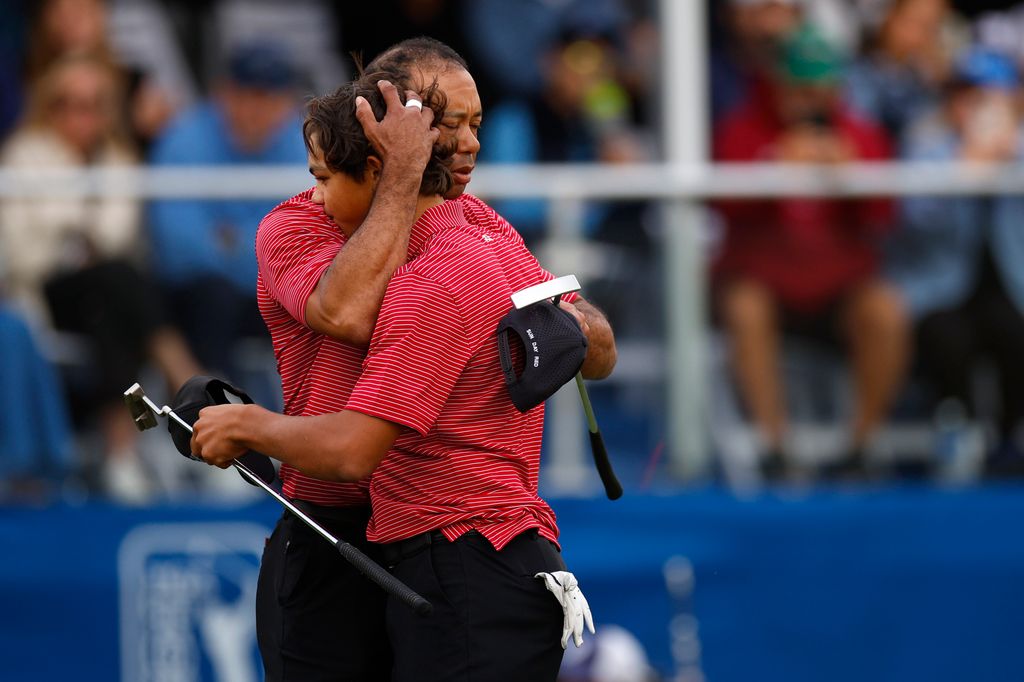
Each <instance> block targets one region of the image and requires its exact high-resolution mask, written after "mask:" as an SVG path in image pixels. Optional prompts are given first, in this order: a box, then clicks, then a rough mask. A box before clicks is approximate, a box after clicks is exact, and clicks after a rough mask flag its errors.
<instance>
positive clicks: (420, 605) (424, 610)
mask: <svg viewBox="0 0 1024 682" xmlns="http://www.w3.org/2000/svg"><path fill="white" fill-rule="evenodd" d="M142 399H143V400H144V401H145V402H146V405H147V407H149V408H150V409H151V410H153V412H155V413H156V414H162V415H164V416H166V417H168V418H170V419H173V420H175V421H176V422H178V423H179V424H180V425H181V426H182V427H184V428H185V429H186V430H188V432H189V433H193V432H194V430H193V428H192V425H191V424H189V423H188V422H186V421H185V420H183V419H182V418H181V417H179V416H178V415H177V414H175V412H174V410H172V409H171V408H170V407H167V406H164V407H162V408H160V407H157V406H156V404H155V403H153V401H152V400H150V399H149V398H148V397H146V396H145V395H143V396H142ZM231 466H233V467H235V469H237V470H238V472H239V473H240V474H241V475H242V476H244V477H245V478H246V479H248V480H249V481H250V482H252V483H253V484H254V485H257V486H259V487H260V488H263V489H264V490H265V491H267V493H269V494H270V496H271V497H273V498H274V499H275V500H277V501H278V502H279V503H281V505H282V506H283V507H284V508H285V509H287V510H288V511H290V512H291V513H292V514H295V516H297V517H299V519H300V520H301V521H302V522H303V523H305V524H306V525H307V526H309V527H310V528H312V529H313V530H314V531H316V532H317V533H319V534H320V536H322V537H323V538H324V539H325V540H327V541H328V542H329V543H331V544H332V545H334V547H335V549H337V550H338V553H340V554H341V555H342V556H343V557H344V558H345V560H346V561H348V562H349V563H350V564H352V565H353V566H355V567H356V569H357V570H358V571H359V572H360V573H362V574H363V575H365V576H366V577H367V578H369V579H370V580H372V581H373V582H375V583H376V584H377V585H378V586H380V588H381V589H382V590H384V591H385V592H387V593H388V594H390V595H392V596H394V597H397V598H398V599H399V600H401V601H402V602H404V603H405V604H406V605H407V606H409V608H411V609H412V610H413V611H415V612H416V613H418V614H420V615H421V616H422V615H427V614H429V613H430V612H431V611H433V605H431V603H430V602H428V601H427V600H426V599H424V598H423V597H421V596H420V595H418V594H417V593H416V592H414V591H413V590H412V589H411V588H409V586H408V585H406V584H405V583H403V582H402V581H400V580H399V579H398V578H396V577H395V576H393V575H391V574H390V573H388V572H387V570H385V569H384V567H383V566H381V565H380V564H378V563H377V562H376V561H374V560H373V559H371V558H370V557H368V556H366V555H365V554H363V553H362V552H361V551H360V550H359V548H358V547H356V546H355V545H352V544H351V543H348V542H345V541H344V540H340V539H338V538H336V537H334V535H332V534H331V533H330V532H329V531H328V530H327V529H325V528H324V527H323V526H321V525H320V524H319V523H317V522H316V521H315V520H314V519H313V518H312V517H310V516H309V515H308V514H306V513H305V512H303V511H302V510H301V509H299V508H298V507H297V506H296V505H295V503H294V502H292V501H291V500H289V499H288V498H287V497H285V496H284V495H283V494H282V493H280V492H278V491H277V490H275V489H274V487H273V486H272V485H270V484H269V483H267V482H266V481H264V480H263V479H262V478H260V477H259V476H257V475H256V474H255V473H253V471H252V470H251V469H250V468H249V467H247V466H246V465H245V464H243V463H242V462H240V461H238V460H237V459H236V460H233V461H232V462H231Z"/></svg>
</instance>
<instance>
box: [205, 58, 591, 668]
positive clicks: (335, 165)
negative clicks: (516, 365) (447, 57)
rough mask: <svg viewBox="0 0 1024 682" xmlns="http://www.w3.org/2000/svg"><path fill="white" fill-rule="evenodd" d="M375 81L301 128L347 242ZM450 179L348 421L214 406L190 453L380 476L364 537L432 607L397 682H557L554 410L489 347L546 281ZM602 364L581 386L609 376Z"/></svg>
mask: <svg viewBox="0 0 1024 682" xmlns="http://www.w3.org/2000/svg"><path fill="white" fill-rule="evenodd" d="M378 77H379V75H369V76H364V77H362V78H361V79H360V80H359V81H357V82H356V83H355V84H353V85H351V86H346V87H345V88H342V89H340V90H339V91H338V92H337V93H335V94H334V95H331V96H328V97H324V98H320V99H319V100H315V101H314V104H313V105H312V107H311V114H310V117H309V119H308V123H307V127H306V133H307V142H308V143H309V146H310V161H311V170H312V171H313V173H314V175H315V176H316V177H317V180H318V184H317V190H316V191H315V193H314V197H315V199H314V201H322V202H323V205H324V210H325V212H326V213H327V214H328V215H329V216H331V218H332V219H333V221H334V222H335V223H336V224H337V225H338V226H339V227H340V228H341V229H342V231H343V232H345V233H346V235H348V236H350V237H351V235H352V234H353V232H354V231H355V230H356V229H357V228H358V227H359V226H360V225H361V224H362V222H363V221H364V219H365V218H366V216H367V213H368V211H369V210H370V207H371V203H372V200H373V197H374V192H375V189H376V187H377V185H378V182H379V179H380V177H381V169H382V164H381V162H380V159H379V158H378V157H377V156H376V155H372V148H371V147H370V145H369V143H368V142H367V141H366V139H365V138H364V137H363V136H362V135H361V134H360V133H361V131H360V129H359V127H358V123H356V121H355V118H354V117H352V116H351V115H350V114H349V112H352V111H353V110H354V109H355V103H356V97H357V95H358V96H360V97H363V98H365V99H366V100H369V101H370V102H372V103H374V105H375V109H376V113H377V114H378V115H379V113H380V112H381V111H382V109H383V101H382V98H381V97H380V94H379V93H378V92H377V90H376V88H375V87H374V85H373V83H375V82H376V79H377V78H378ZM389 78H391V79H394V76H393V75H390V74H389ZM428 96H429V95H428ZM346 114H349V115H346ZM439 171H444V173H443V174H442V173H439ZM451 182H452V177H451V175H450V172H449V171H448V170H447V167H445V166H443V165H441V164H438V163H436V159H435V162H432V163H431V164H429V165H428V167H427V171H426V173H425V174H424V183H423V186H422V187H421V189H420V195H421V196H420V200H419V203H418V204H417V215H418V220H417V222H416V223H415V224H414V226H413V229H412V232H411V235H410V237H409V246H408V254H407V255H408V262H406V263H405V265H403V266H402V267H400V268H399V269H398V270H397V271H396V272H395V274H394V276H393V277H392V279H391V281H390V283H389V285H388V289H387V294H386V296H385V298H384V301H383V304H382V306H381V310H380V315H379V317H378V319H377V323H376V326H375V328H374V332H373V338H372V341H371V343H370V348H369V351H368V354H367V356H366V359H365V361H364V362H363V371H362V374H361V376H360V378H359V380H358V382H357V383H356V385H355V387H354V389H353V390H352V392H351V395H350V396H349V399H348V402H347V405H346V408H345V409H344V410H342V411H340V412H337V413H334V414H324V415H318V416H311V417H289V416H283V415H276V414H273V413H269V412H266V411H265V410H262V408H256V409H257V410H260V413H259V414H258V415H257V414H255V413H250V411H248V410H234V409H228V410H223V409H218V408H207V410H204V412H203V414H202V415H201V418H200V420H199V421H198V422H197V423H196V433H195V436H194V438H193V449H194V451H195V452H196V453H197V454H200V455H201V456H202V457H203V458H204V459H205V460H206V461H207V462H210V463H213V464H217V465H221V466H227V465H228V464H229V463H230V461H231V459H232V458H234V457H235V456H237V455H238V454H240V452H241V451H242V450H244V449H251V448H255V449H258V450H260V451H261V452H266V453H269V454H272V455H273V456H275V457H277V458H279V459H281V461H282V462H285V463H287V464H289V465H290V466H294V467H295V468H297V469H299V470H300V471H302V472H303V473H305V474H307V475H311V476H315V477H316V478H320V479H324V480H350V481H355V480H359V479H361V478H364V477H366V476H368V475H369V474H370V473H371V472H373V473H374V476H373V479H372V482H371V488H370V491H371V499H372V503H373V517H372V518H371V521H370V526H369V529H368V533H367V536H368V538H369V539H370V540H372V541H376V542H381V543H386V544H385V546H384V550H385V555H386V557H387V559H388V563H389V564H391V565H392V567H393V570H394V572H395V574H396V576H397V577H399V579H401V580H403V581H404V582H406V583H407V584H408V585H409V586H410V587H412V588H413V589H414V590H417V591H419V592H420V593H421V594H423V596H425V597H427V599H429V600H431V601H433V602H434V605H435V612H434V614H433V615H432V617H431V618H430V619H422V618H419V617H417V616H415V615H413V614H411V613H410V612H408V611H407V610H406V609H405V607H404V606H402V605H401V604H395V603H389V605H388V611H387V617H388V629H389V632H390V634H391V639H392V647H393V648H394V656H395V664H394V665H395V668H394V672H393V679H396V680H419V679H441V678H442V677H446V676H451V675H453V674H454V675H459V674H471V675H472V676H473V677H474V678H478V679H506V678H509V677H510V676H514V677H515V679H553V678H554V677H555V675H556V674H557V670H558V665H559V662H560V660H561V653H562V652H561V648H560V647H559V645H558V640H560V639H561V638H560V633H561V629H562V618H561V608H560V607H559V605H558V603H557V602H556V601H554V600H553V599H552V598H551V596H550V595H547V594H546V592H547V588H545V586H544V583H543V582H541V581H539V580H536V579H534V578H533V576H534V574H536V573H540V572H555V571H564V570H565V569H564V563H563V562H562V560H561V557H560V553H559V550H558V545H557V544H556V542H557V536H558V530H557V527H556V525H555V520H554V514H553V513H552V511H551V509H550V508H549V507H548V505H547V504H546V503H545V502H544V501H543V500H542V499H541V498H540V497H539V496H538V495H537V473H538V468H539V451H540V439H541V431H542V425H543V408H542V407H538V408H535V409H533V410H530V411H528V412H527V413H525V414H521V413H519V412H518V411H517V410H516V409H515V407H514V406H513V405H512V403H511V400H510V399H509V396H508V394H507V392H506V389H505V386H504V381H503V378H502V373H501V369H500V363H499V361H498V349H497V343H496V339H495V329H496V327H497V324H498V321H499V320H500V318H501V317H502V316H503V315H504V314H505V313H506V312H508V310H509V309H510V303H509V296H510V295H511V293H512V292H514V291H516V290H518V289H520V288H523V287H525V286H528V285H530V284H534V283H537V282H538V281H542V280H545V279H549V278H550V277H551V275H550V273H547V272H546V271H544V270H543V269H542V268H541V267H540V265H539V264H538V263H537V261H536V260H535V259H534V258H533V257H532V256H531V255H530V253H529V252H528V251H527V250H526V248H525V246H524V245H523V241H522V238H521V237H520V236H519V235H518V234H517V233H516V232H515V230H513V229H512V228H511V226H509V225H508V224H507V223H505V222H504V221H502V220H501V219H500V218H499V217H498V216H497V215H496V214H493V212H491V213H490V215H489V216H487V215H486V212H485V210H484V209H485V207H484V206H483V205H482V204H481V203H480V202H479V201H478V200H475V199H472V198H467V199H464V200H460V201H445V200H444V199H443V195H444V193H446V192H447V191H448V189H449V188H450V184H451ZM472 220H476V222H475V223H474V222H471V221H472ZM581 317H582V316H581ZM594 360H595V359H594V358H591V357H588V359H587V362H585V363H584V367H583V371H584V373H585V374H590V375H592V376H593V375H594V374H595V373H596V374H597V375H598V376H603V375H607V373H608V372H609V371H610V369H611V367H610V366H608V367H595V366H594ZM222 407H223V406H222ZM229 407H230V406H229ZM257 442H258V443H260V444H259V445H255V443H257ZM481 604H486V608H484V607H482V606H481ZM460 671H461V672H460Z"/></svg>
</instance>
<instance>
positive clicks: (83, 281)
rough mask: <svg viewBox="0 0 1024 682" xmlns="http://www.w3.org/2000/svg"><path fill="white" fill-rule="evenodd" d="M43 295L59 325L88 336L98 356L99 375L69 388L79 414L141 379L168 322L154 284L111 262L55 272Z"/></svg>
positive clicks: (142, 276) (107, 401) (97, 369)
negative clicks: (155, 340)
mask: <svg viewBox="0 0 1024 682" xmlns="http://www.w3.org/2000/svg"><path fill="white" fill-rule="evenodd" d="M44 294H45V296H46V301H47V304H48V305H49V308H50V314H51V316H52V318H53V324H54V326H55V327H56V328H57V329H59V330H61V331H68V332H75V333H76V334H82V335H84V336H85V337H86V338H87V339H88V342H89V344H90V346H91V351H92V352H93V354H94V357H95V360H96V365H97V367H95V368H94V369H95V370H96V372H95V376H90V377H89V378H88V379H87V380H82V381H72V382H71V385H70V386H69V388H70V392H71V398H72V400H73V404H74V408H75V409H74V412H75V414H81V413H86V412H91V411H93V410H94V409H95V408H96V406H97V405H106V404H109V403H110V401H111V400H112V399H114V398H116V396H118V395H120V394H121V392H122V391H124V387H125V386H129V385H131V383H132V382H133V381H135V380H136V379H138V375H139V368H140V367H142V365H143V363H144V362H145V361H146V347H147V344H148V343H149V341H150V339H151V337H152V335H153V333H154V332H156V331H157V330H158V329H159V328H160V327H161V326H162V325H163V324H164V323H165V319H166V318H165V315H164V313H163V310H162V309H161V308H160V305H159V296H158V294H157V291H156V289H155V288H154V287H153V283H152V282H151V281H150V280H149V279H148V278H147V277H146V276H145V275H143V274H142V273H140V272H139V271H138V270H136V269H135V268H134V267H133V266H132V265H130V264H129V263H127V262H124V261H118V260H112V261H105V262H102V263H97V264H95V265H90V266H88V267H85V268H82V269H80V270H75V271H73V272H66V273H61V274H58V275H55V276H54V277H51V278H50V279H49V280H48V281H47V282H46V286H45V288H44Z"/></svg>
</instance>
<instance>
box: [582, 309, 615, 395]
mask: <svg viewBox="0 0 1024 682" xmlns="http://www.w3.org/2000/svg"><path fill="white" fill-rule="evenodd" d="M574 305H575V306H576V309H577V310H579V311H580V312H581V313H583V317H584V318H585V319H586V321H587V325H588V326H589V327H590V330H589V333H588V334H587V357H586V359H585V360H584V361H583V367H582V368H581V369H580V372H581V373H582V374H583V378H584V379H604V378H606V377H607V376H608V375H609V374H611V373H612V370H613V369H614V368H615V362H616V360H617V359H618V351H617V350H616V349H615V334H614V332H612V327H611V325H610V324H609V323H608V318H606V317H605V316H604V313H602V312H601V311H600V310H598V309H597V308H596V307H595V306H593V305H591V304H590V303H588V302H587V301H585V300H583V299H582V298H577V299H576V301H575V303H574Z"/></svg>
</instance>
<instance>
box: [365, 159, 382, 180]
mask: <svg viewBox="0 0 1024 682" xmlns="http://www.w3.org/2000/svg"><path fill="white" fill-rule="evenodd" d="M383 168H384V163H383V162H382V161H381V160H380V158H379V157H377V156H373V155H370V156H367V157H366V171H367V172H368V173H369V174H370V175H371V177H373V179H374V180H379V179H380V172H381V169H383Z"/></svg>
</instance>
